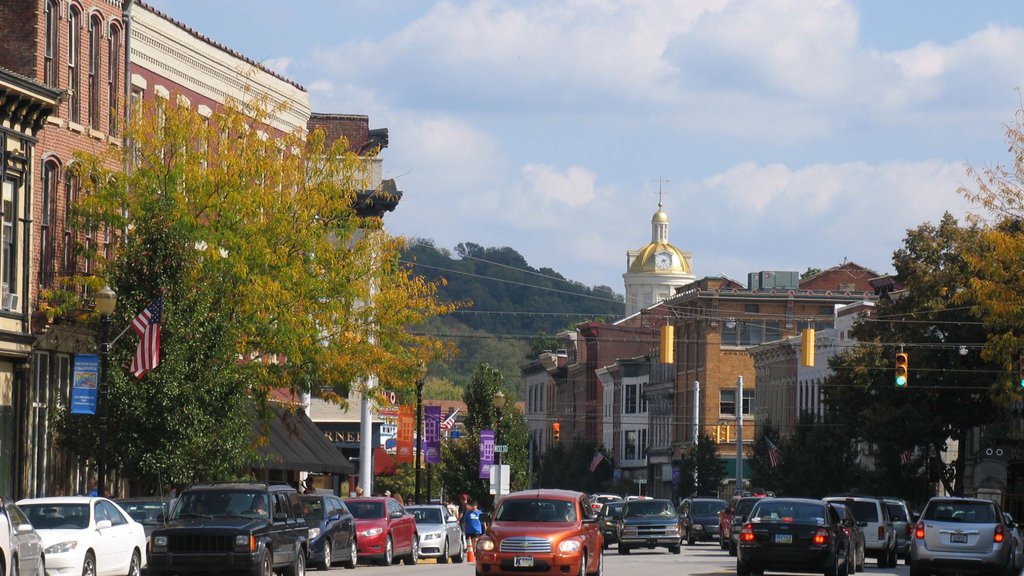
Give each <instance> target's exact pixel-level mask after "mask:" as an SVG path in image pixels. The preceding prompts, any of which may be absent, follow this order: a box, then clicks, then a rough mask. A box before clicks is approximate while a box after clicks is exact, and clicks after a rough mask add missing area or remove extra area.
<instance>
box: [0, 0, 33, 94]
mask: <svg viewBox="0 0 1024 576" xmlns="http://www.w3.org/2000/svg"><path fill="white" fill-rule="evenodd" d="M41 10H42V3H41V2H29V1H25V0H19V1H17V2H0V30H3V33H0V66H2V67H4V68H7V69H8V70H12V71H14V72H17V73H18V74H21V75H22V76H28V77H29V78H37V74H36V71H37V62H39V63H41V62H42V52H43V51H42V49H41V48H38V49H37V44H38V41H39V39H40V38H42V32H40V31H39V29H38V28H39V25H40V24H41V23H42V14H38V15H37V12H39V11H41ZM37 56H38V58H37ZM38 77H39V78H41V77H42V75H41V74H39V75H38Z"/></svg>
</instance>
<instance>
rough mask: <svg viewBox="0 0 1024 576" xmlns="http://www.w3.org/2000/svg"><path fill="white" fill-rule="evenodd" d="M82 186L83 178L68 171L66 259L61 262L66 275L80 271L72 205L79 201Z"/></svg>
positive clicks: (65, 216)
mask: <svg viewBox="0 0 1024 576" xmlns="http://www.w3.org/2000/svg"><path fill="white" fill-rule="evenodd" d="M81 188H82V180H81V178H80V177H79V176H77V175H75V174H73V173H71V172H68V175H67V187H66V189H65V190H66V197H65V202H64V254H63V260H64V261H63V262H62V263H61V264H62V268H63V271H64V275H65V276H74V275H75V274H77V273H78V263H77V261H76V259H75V230H74V226H72V222H71V207H72V206H74V205H75V203H76V202H78V196H79V194H80V192H81Z"/></svg>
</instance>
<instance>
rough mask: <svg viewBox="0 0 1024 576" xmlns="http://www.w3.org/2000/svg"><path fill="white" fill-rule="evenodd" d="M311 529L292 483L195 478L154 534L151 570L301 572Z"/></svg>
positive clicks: (157, 573) (159, 575)
mask: <svg viewBox="0 0 1024 576" xmlns="http://www.w3.org/2000/svg"><path fill="white" fill-rule="evenodd" d="M308 535H309V528H307V527H306V519H305V517H304V516H303V515H302V504H301V503H300V502H299V494H298V492H296V491H295V488H293V487H291V486H289V485H288V484H283V483H280V484H274V483H270V484H268V483H264V482H246V481H235V482H204V483H198V484H193V485H191V486H189V487H188V488H186V489H185V490H183V491H182V492H181V494H180V495H179V497H178V499H177V500H176V501H175V504H174V507H173V508H172V509H171V513H170V515H169V516H168V517H167V520H166V522H165V523H164V526H161V527H158V528H157V529H156V530H154V531H153V532H152V533H151V534H150V535H149V545H150V556H149V567H148V568H147V572H148V573H149V574H151V575H155V576H162V575H170V574H218V573H224V572H248V573H250V574H260V575H262V576H269V575H270V573H271V572H273V571H275V570H282V569H286V570H287V571H288V572H290V573H292V574H302V573H304V572H305V570H306V554H307V552H306V548H307V545H308Z"/></svg>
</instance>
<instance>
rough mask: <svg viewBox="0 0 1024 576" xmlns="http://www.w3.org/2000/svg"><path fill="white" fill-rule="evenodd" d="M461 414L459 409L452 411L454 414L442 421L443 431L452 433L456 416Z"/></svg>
mask: <svg viewBox="0 0 1024 576" xmlns="http://www.w3.org/2000/svg"><path fill="white" fill-rule="evenodd" d="M458 413H459V409H458V408H456V409H455V410H452V413H451V414H449V415H448V417H447V418H445V419H444V420H442V421H441V430H442V431H444V432H451V430H452V426H455V415H456V414H458Z"/></svg>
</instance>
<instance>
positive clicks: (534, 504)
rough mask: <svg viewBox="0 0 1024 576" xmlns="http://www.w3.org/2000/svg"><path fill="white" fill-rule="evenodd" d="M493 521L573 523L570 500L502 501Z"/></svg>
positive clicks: (573, 513)
mask: <svg viewBox="0 0 1024 576" xmlns="http://www.w3.org/2000/svg"><path fill="white" fill-rule="evenodd" d="M494 519H495V520H496V521H499V522H575V521H576V505H575V503H574V502H572V501H571V500H503V501H502V502H501V505H500V506H498V511H497V512H496V513H495V515H494Z"/></svg>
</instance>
